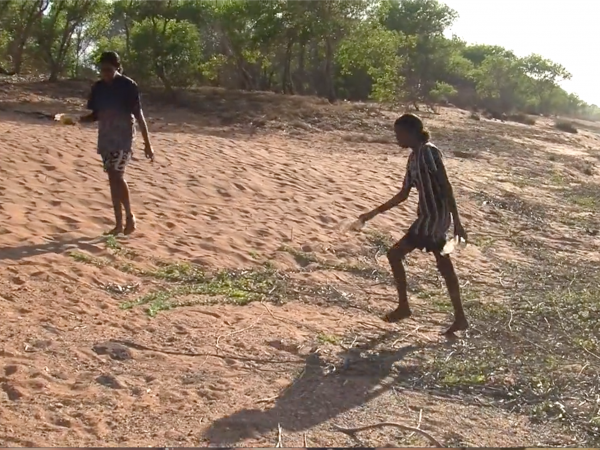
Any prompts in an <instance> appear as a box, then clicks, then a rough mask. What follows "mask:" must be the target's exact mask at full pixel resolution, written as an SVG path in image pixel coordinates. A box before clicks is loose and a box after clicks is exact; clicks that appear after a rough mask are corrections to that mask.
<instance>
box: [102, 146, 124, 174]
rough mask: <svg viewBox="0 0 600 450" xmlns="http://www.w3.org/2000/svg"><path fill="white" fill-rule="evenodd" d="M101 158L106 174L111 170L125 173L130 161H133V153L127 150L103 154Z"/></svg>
mask: <svg viewBox="0 0 600 450" xmlns="http://www.w3.org/2000/svg"><path fill="white" fill-rule="evenodd" d="M101 156H102V164H103V166H104V171H105V172H108V171H109V170H112V171H115V172H125V169H126V168H127V165H128V164H129V161H131V152H130V151H126V150H115V151H112V152H107V153H103V154H102V155H101Z"/></svg>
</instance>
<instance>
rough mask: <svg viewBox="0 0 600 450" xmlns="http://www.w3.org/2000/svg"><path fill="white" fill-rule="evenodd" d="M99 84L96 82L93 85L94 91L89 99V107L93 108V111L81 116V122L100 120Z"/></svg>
mask: <svg viewBox="0 0 600 450" xmlns="http://www.w3.org/2000/svg"><path fill="white" fill-rule="evenodd" d="M96 86H97V84H94V85H93V86H92V91H91V92H90V96H89V98H88V101H87V109H89V110H91V111H92V112H91V113H89V114H86V115H84V116H81V117H80V118H79V122H82V123H90V122H96V121H97V120H98V102H97V98H98V95H97V93H96V92H97V87H96Z"/></svg>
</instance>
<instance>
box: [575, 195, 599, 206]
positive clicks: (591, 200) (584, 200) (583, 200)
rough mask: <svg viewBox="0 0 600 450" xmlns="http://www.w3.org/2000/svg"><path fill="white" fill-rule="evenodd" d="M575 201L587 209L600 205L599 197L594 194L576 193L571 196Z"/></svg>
mask: <svg viewBox="0 0 600 450" xmlns="http://www.w3.org/2000/svg"><path fill="white" fill-rule="evenodd" d="M571 199H572V200H573V202H574V203H575V204H576V205H578V206H581V207H582V208H586V209H595V208H596V207H597V206H598V199H597V198H596V197H592V196H585V195H574V196H572V197H571Z"/></svg>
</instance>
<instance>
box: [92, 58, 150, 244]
mask: <svg viewBox="0 0 600 450" xmlns="http://www.w3.org/2000/svg"><path fill="white" fill-rule="evenodd" d="M121 72H122V68H121V62H120V59H119V55H117V53H115V52H104V53H102V55H101V56H100V75H101V79H100V80H99V81H97V82H96V83H95V84H94V85H93V87H92V92H91V94H90V98H89V100H88V103H87V108H88V109H90V110H91V111H92V112H91V113H90V114H88V115H86V116H83V117H81V118H80V122H96V121H97V122H98V154H99V155H100V156H101V157H102V163H103V164H104V170H105V171H106V172H107V173H108V180H109V183H110V194H111V198H112V203H113V207H114V210H115V222H116V223H115V228H114V229H113V230H111V231H109V232H108V233H109V234H119V233H123V234H131V233H133V232H134V231H135V229H136V221H135V216H134V215H133V213H132V212H131V203H130V200H129V186H128V185H127V181H125V178H124V175H125V169H126V168H127V164H128V163H129V161H131V156H132V153H133V141H134V139H135V120H137V122H138V124H139V126H140V130H141V132H142V137H143V138H144V153H145V154H146V158H148V159H150V160H152V161H153V160H154V151H153V150H152V145H151V144H150V138H149V136H148V126H147V124H146V119H145V118H144V113H143V112H142V106H141V103H140V94H139V90H138V86H137V84H136V83H135V81H133V80H132V79H131V78H128V77H126V76H124V75H122V74H121ZM122 208H123V209H125V224H124V226H123V211H122Z"/></svg>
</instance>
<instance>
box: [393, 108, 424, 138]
mask: <svg viewBox="0 0 600 450" xmlns="http://www.w3.org/2000/svg"><path fill="white" fill-rule="evenodd" d="M394 128H402V129H403V130H406V131H408V132H410V133H413V134H414V135H416V136H419V137H420V138H421V139H423V140H424V141H425V142H427V141H429V139H430V137H431V136H430V134H429V131H427V130H426V129H425V127H424V125H423V121H422V120H421V118H420V117H419V116H417V115H416V114H411V113H406V114H402V115H401V116H400V117H398V118H397V119H396V121H395V122H394Z"/></svg>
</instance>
